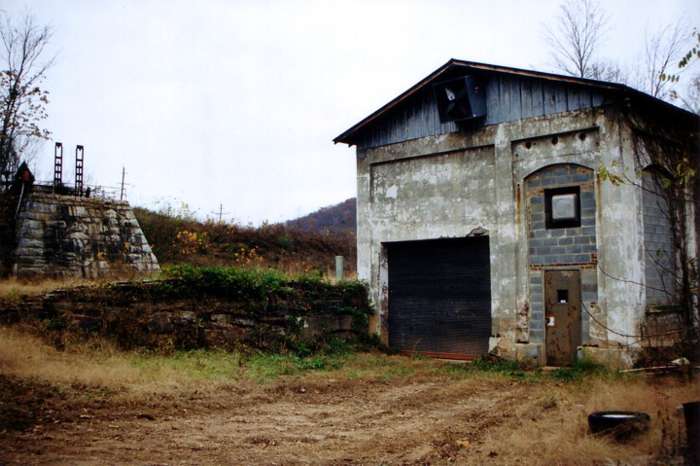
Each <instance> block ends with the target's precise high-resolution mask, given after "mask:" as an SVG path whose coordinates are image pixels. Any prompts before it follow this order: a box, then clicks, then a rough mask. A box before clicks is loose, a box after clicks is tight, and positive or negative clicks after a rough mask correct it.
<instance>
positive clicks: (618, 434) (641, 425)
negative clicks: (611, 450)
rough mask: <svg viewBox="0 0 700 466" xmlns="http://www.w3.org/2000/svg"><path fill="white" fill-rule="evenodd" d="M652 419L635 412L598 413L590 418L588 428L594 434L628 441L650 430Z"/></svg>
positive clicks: (592, 414) (644, 414)
mask: <svg viewBox="0 0 700 466" xmlns="http://www.w3.org/2000/svg"><path fill="white" fill-rule="evenodd" d="M650 421H651V418H650V417H649V415H648V414H646V413H641V412H635V411H597V412H595V413H591V414H590V415H589V416H588V427H590V429H591V432H592V433H593V434H600V435H613V436H614V437H615V438H616V439H618V440H624V439H627V438H629V437H631V436H633V435H635V434H638V433H640V432H644V431H646V430H647V429H649V422H650Z"/></svg>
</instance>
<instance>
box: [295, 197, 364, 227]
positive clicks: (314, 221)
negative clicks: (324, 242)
mask: <svg viewBox="0 0 700 466" xmlns="http://www.w3.org/2000/svg"><path fill="white" fill-rule="evenodd" d="M356 218H357V209H356V205H355V198H354V197H351V198H350V199H348V200H346V201H343V202H341V203H340V204H335V205H332V206H327V207H321V208H320V209H318V210H317V211H316V212H313V213H310V214H309V215H305V216H303V217H299V218H297V219H294V220H289V221H288V222H287V223H286V225H287V226H288V227H290V228H294V229H299V230H303V231H314V232H318V233H323V232H339V233H352V234H355V220H356Z"/></svg>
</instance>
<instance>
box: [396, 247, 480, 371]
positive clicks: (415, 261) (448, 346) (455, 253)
mask: <svg viewBox="0 0 700 466" xmlns="http://www.w3.org/2000/svg"><path fill="white" fill-rule="evenodd" d="M386 246H387V248H388V250H387V252H388V259H389V264H388V265H389V345H390V346H391V347H393V348H396V349H399V350H401V351H417V352H421V353H425V354H428V355H431V356H437V357H445V358H459V359H470V358H474V357H478V356H480V355H483V354H486V353H487V352H488V342H489V336H490V334H491V276H490V267H489V240H488V238H487V237H479V238H464V239H445V240H442V239H441V240H431V241H411V242H405V243H387V244H386Z"/></svg>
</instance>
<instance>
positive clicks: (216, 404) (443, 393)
mask: <svg viewBox="0 0 700 466" xmlns="http://www.w3.org/2000/svg"><path fill="white" fill-rule="evenodd" d="M696 388H697V387H693V388H692V389H696ZM35 390H36V389H35ZM672 390H674V389H672ZM684 390H685V389H684ZM586 392H587V390H585V389H584V390H580V389H573V388H571V387H567V386H563V385H560V384H551V383H529V382H520V381H514V380H511V379H508V378H504V377H470V378H467V379H463V380H447V381H446V380H444V379H443V380H439V378H436V379H435V380H430V378H426V377H419V378H418V379H416V378H410V377H409V378H406V379H396V380H385V381H382V380H373V381H372V380H370V381H368V380H360V381H356V380H348V379H338V380H336V379H333V378H328V377H327V376H324V377H323V378H314V377H299V378H291V379H289V380H285V381H280V382H277V383H275V384H271V385H265V386H260V385H254V384H240V385H235V386H228V387H224V388H220V389H218V390H216V391H214V392H212V391H207V392H201V391H191V392H188V393H176V394H168V395H162V396H160V397H151V398H150V399H148V400H138V401H128V400H124V401H121V402H112V401H107V402H105V400H104V399H102V398H100V397H99V396H88V397H87V398H85V400H84V401H83V402H82V404H75V405H70V403H69V402H68V401H66V400H65V393H64V394H63V395H60V394H59V395H58V397H59V398H61V396H63V397H64V399H63V401H62V402H63V403H68V404H63V405H61V404H60V403H61V402H60V401H55V400H54V401H55V403H54V404H52V403H53V402H51V403H49V402H47V403H45V404H44V405H42V406H41V407H40V408H37V409H43V413H44V414H43V415H42V416H43V417H41V418H40V419H38V420H37V421H36V425H35V426H34V427H33V428H30V429H28V430H25V431H24V432H21V433H12V432H7V431H6V432H4V433H3V434H2V435H0V447H1V450H2V453H1V456H0V458H2V460H4V461H5V462H7V464H71V465H76V464H170V465H176V464H443V463H452V462H454V463H458V464H489V463H490V464H592V463H595V462H596V461H598V459H602V458H609V459H611V460H616V459H621V458H625V459H626V460H625V461H624V462H623V463H621V464H630V463H633V464H653V460H652V457H654V456H657V454H660V452H659V451H655V450H658V448H659V444H658V443H657V442H656V441H653V442H652V440H654V439H649V438H647V439H643V440H640V441H638V442H636V443H634V442H633V443H631V444H628V445H625V446H623V447H620V448H622V449H620V448H618V447H617V446H611V445H610V444H609V442H608V441H606V440H601V439H597V438H593V437H591V436H589V435H587V433H586V427H585V413H586V411H587V410H588V409H589V408H588V407H587V405H586V403H587V401H586V400H587V399H588V400H589V399H590V393H588V394H587V393H586ZM635 393H636V392H635V391H634V390H631V391H630V392H629V394H628V396H631V397H632V398H634V397H635V396H637V395H635ZM657 393H658V394H659V395H658V396H659V400H661V401H662V402H663V400H667V399H669V397H670V395H668V393H671V392H669V391H668V387H660V388H659V389H658V390H657ZM657 401H658V400H657ZM650 403H655V402H654V400H650ZM656 404H657V405H658V402H657V403H656ZM662 404H663V403H662ZM659 415H660V417H659V418H658V422H659V423H660V424H658V427H659V428H660V429H661V428H663V425H662V424H663V422H665V421H663V419H662V417H663V416H662V415H661V411H659ZM582 419H583V420H582ZM669 422H671V421H669ZM669 425H671V424H669ZM650 435H652V434H650ZM654 435H656V434H654ZM577 451H578V452H579V454H578V455H577ZM670 453H673V452H670ZM676 453H677V452H676ZM601 455H602V458H601ZM596 457H598V458H596Z"/></svg>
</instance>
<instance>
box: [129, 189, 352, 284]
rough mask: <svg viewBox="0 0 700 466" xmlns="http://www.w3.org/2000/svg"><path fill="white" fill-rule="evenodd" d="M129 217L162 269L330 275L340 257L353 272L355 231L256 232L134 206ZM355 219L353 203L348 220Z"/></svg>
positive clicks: (279, 228)
mask: <svg viewBox="0 0 700 466" xmlns="http://www.w3.org/2000/svg"><path fill="white" fill-rule="evenodd" d="M134 213H135V214H136V218H137V219H138V221H139V223H140V224H141V228H142V229H143V232H144V234H145V235H146V238H148V241H149V243H150V245H151V247H152V248H153V252H154V253H155V255H156V257H158V261H159V262H160V263H161V265H167V264H183V263H188V264H194V265H235V266H242V267H273V268H276V269H278V270H282V271H285V272H290V273H308V272H321V273H325V274H329V275H330V274H332V273H333V268H334V267H335V256H337V255H341V256H345V258H346V261H345V264H346V274H347V276H353V275H354V273H355V232H354V230H353V231H350V230H347V231H344V230H337V231H330V230H326V231H316V230H303V229H301V228H293V227H289V226H287V225H284V224H272V225H270V224H263V225H261V226H260V227H257V228H256V227H252V226H245V225H239V224H231V223H217V222H212V221H206V222H200V221H197V220H196V219H195V218H193V217H192V216H191V215H188V214H178V213H174V212H169V211H168V212H154V211H151V210H147V209H142V208H138V207H137V208H135V209H134ZM354 215H355V209H354V203H353V210H352V218H353V219H354ZM353 222H354V220H353ZM353 224H354V223H353Z"/></svg>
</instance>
